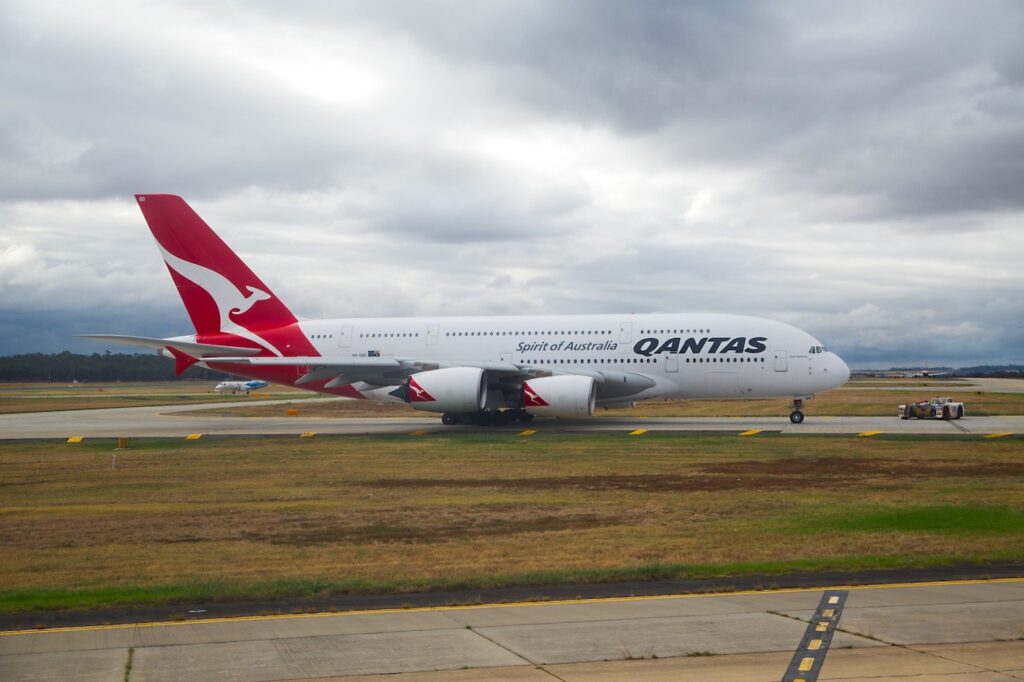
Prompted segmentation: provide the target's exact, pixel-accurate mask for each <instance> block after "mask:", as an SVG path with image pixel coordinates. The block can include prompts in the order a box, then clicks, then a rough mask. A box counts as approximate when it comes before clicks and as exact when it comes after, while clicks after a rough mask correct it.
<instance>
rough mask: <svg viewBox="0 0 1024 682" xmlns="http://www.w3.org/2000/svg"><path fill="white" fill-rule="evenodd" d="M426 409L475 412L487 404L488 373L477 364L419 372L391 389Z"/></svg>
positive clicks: (395, 393) (393, 392)
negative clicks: (476, 365) (395, 388)
mask: <svg viewBox="0 0 1024 682" xmlns="http://www.w3.org/2000/svg"><path fill="white" fill-rule="evenodd" d="M391 395H393V396H396V397H398V398H400V399H402V400H404V401H405V402H407V403H409V404H410V405H411V406H412V407H413V409H416V410H423V411H425V412H477V411H479V410H482V409H484V405H485V404H486V403H487V376H486V375H485V374H484V371H483V370H482V369H480V368H478V367H449V368H446V369H432V370H428V371H426V372H418V373H416V374H413V375H412V376H410V377H409V380H408V382H407V383H405V384H402V385H401V386H399V387H398V389H397V390H394V391H392V392H391Z"/></svg>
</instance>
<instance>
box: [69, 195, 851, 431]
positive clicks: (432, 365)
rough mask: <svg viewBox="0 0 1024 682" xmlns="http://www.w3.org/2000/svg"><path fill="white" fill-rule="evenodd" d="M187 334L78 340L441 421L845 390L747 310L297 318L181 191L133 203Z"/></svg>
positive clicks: (799, 344)
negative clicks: (147, 351)
mask: <svg viewBox="0 0 1024 682" xmlns="http://www.w3.org/2000/svg"><path fill="white" fill-rule="evenodd" d="M136 199H137V200H138V202H139V207H140V208H141V209H142V214H143V216H145V218H146V222H147V223H148V224H149V229H150V230H151V231H152V233H153V236H154V237H155V238H156V242H157V245H158V246H159V248H160V252H161V253H162V254H163V258H164V262H165V263H166V264H167V269H168V270H170V273H171V279H173V280H174V284H175V286H177V288H178V293H179V294H180V295H181V300H182V302H184V304H185V308H186V310H187V311H188V314H189V317H191V318H192V323H193V325H194V326H195V330H196V333H195V334H192V335H188V336H177V337H173V338H168V339H153V338H144V337H137V336H120V335H88V336H86V338H91V339H97V340H100V341H107V342H114V343H122V344H127V345H133V346H142V347H147V348H154V349H156V350H158V351H159V352H160V353H162V354H164V355H166V356H168V357H172V358H174V360H175V364H176V370H177V372H178V373H179V374H180V373H181V372H183V371H184V370H185V369H186V368H188V367H189V366H191V365H194V364H197V365H200V366H202V367H209V368H211V369H214V370H218V371H221V372H227V373H230V374H237V375H241V376H244V377H249V378H252V379H258V380H261V381H270V382H274V383H277V384H284V385H292V386H295V387H297V388H303V389H307V390H310V391H319V392H322V393H331V394H335V395H341V396H347V397H349V398H358V399H368V400H384V401H392V402H394V401H403V402H407V403H409V405H410V406H412V408H413V409H417V410H425V411H428V412H437V413H440V414H442V415H443V416H442V418H441V419H442V421H443V422H444V423H445V424H460V423H472V424H480V425H484V424H498V425H500V424H505V423H508V422H509V421H511V420H521V421H529V420H530V419H532V418H533V416H534V415H536V416H541V417H588V416H590V415H592V414H593V413H594V408H595V406H611V405H628V404H632V403H635V402H636V401H639V400H647V399H650V398H688V399H702V398H715V399H720V398H767V397H778V396H792V397H793V411H792V413H791V414H790V416H789V418H790V420H791V421H793V422H794V423H800V422H802V421H803V418H804V415H803V412H802V411H801V406H802V404H803V400H805V399H807V398H810V397H812V396H813V394H814V393H816V392H819V391H825V390H828V389H831V388H836V387H838V386H841V385H843V384H844V383H846V380H847V379H849V377H850V370H849V368H848V367H847V366H846V364H845V363H844V362H843V361H842V360H841V359H840V358H839V357H838V356H837V355H835V354H834V353H832V352H830V351H828V350H826V349H825V348H824V347H823V346H822V344H821V343H820V342H819V341H817V340H816V339H815V338H814V337H812V336H810V335H809V334H807V333H806V332H803V331H801V330H799V329H797V328H795V327H792V326H790V325H787V324H782V323H780V322H774V321H771V320H766V319H762V318H758V317H745V316H740V315H718V314H642V315H641V314H631V315H548V316H533V315H523V316H515V317H414V318H385V317H379V318H344V319H334V320H299V319H298V318H296V317H295V315H293V314H292V313H291V311H290V310H288V308H287V307H285V305H284V303H282V302H281V300H280V299H278V298H277V296H275V295H274V294H273V293H272V292H271V291H270V288H269V287H268V286H267V285H266V284H264V283H263V282H262V281H261V280H260V279H259V278H258V277H257V276H256V275H255V274H253V272H252V270H250V269H249V268H248V267H247V266H246V265H245V263H243V262H242V260H241V259H240V258H239V257H238V256H237V255H235V253H234V252H233V251H232V250H231V249H230V248H228V246H227V245H226V244H225V243H224V242H223V241H221V239H220V237H218V236H217V235H216V234H214V232H213V230H211V229H210V227H209V226H208V225H207V224H206V223H205V222H203V220H202V219H201V218H200V217H199V216H198V215H197V214H196V213H195V212H194V211H193V210H192V209H191V208H190V207H189V206H188V204H186V203H185V201H184V200H183V199H182V198H181V197H177V196H173V195H168V194H142V195H137V196H136Z"/></svg>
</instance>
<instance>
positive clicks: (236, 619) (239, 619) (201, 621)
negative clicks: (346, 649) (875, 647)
mask: <svg viewBox="0 0 1024 682" xmlns="http://www.w3.org/2000/svg"><path fill="white" fill-rule="evenodd" d="M1020 582H1024V578H993V579H990V580H984V579H978V580H931V581H924V582H917V583H885V584H881V585H835V586H828V587H822V586H819V587H788V588H785V589H779V590H769V589H764V590H738V591H735V592H708V593H687V594H651V595H642V596H634V597H593V598H588V599H552V600H550V601H526V602H502V603H500V604H464V605H459V604H456V605H445V606H416V607H410V608H390V609H361V610H358V611H317V612H316V613H275V614H267V615H261V616H228V617H224V618H197V619H194V620H168V621H155V622H151V623H117V624H113V625H77V626H73V627H63V628H42V629H33V630H3V631H0V637H10V636H15V635H38V634H46V633H53V632H84V631H90V630H124V629H126V628H155V627H165V626H177V625H206V624H208V623H245V622H249V621H258V620H274V619H277V620H291V619H296V618H324V617H328V616H334V617H339V616H366V615H373V614H377V613H425V612H430V611H469V610H473V609H507V608H513V607H521V606H558V605H565V604H614V603H620V602H635V601H652V600H655V599H695V598H701V597H742V596H747V595H755V594H796V593H800V592H822V591H825V590H883V589H892V588H894V587H941V586H943V585H984V584H992V585H998V584H1001V583H1020Z"/></svg>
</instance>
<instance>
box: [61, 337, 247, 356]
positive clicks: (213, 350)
mask: <svg viewBox="0 0 1024 682" xmlns="http://www.w3.org/2000/svg"><path fill="white" fill-rule="evenodd" d="M78 337H79V338H82V339H93V340H94V341H106V342H108V343H120V344H123V345H125V346H139V347H141V348H152V349H153V350H161V351H162V350H164V349H165V348H173V349H174V350H177V351H179V352H181V353H185V354H186V355H191V356H192V357H195V358H220V357H231V356H244V355H255V354H256V353H259V352H261V351H260V350H259V349H258V348H239V347H237V346H218V345H215V344H212V343H195V342H193V341H182V340H180V339H152V338H149V337H147V336H124V335H122V334H79V335H78Z"/></svg>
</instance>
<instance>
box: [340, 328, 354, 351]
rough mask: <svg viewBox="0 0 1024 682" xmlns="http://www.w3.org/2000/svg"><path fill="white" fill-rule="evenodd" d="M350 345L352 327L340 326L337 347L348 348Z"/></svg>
mask: <svg viewBox="0 0 1024 682" xmlns="http://www.w3.org/2000/svg"><path fill="white" fill-rule="evenodd" d="M351 345H352V327H342V328H341V334H340V335H339V336H338V347H339V348H348V347H349V346H351Z"/></svg>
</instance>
